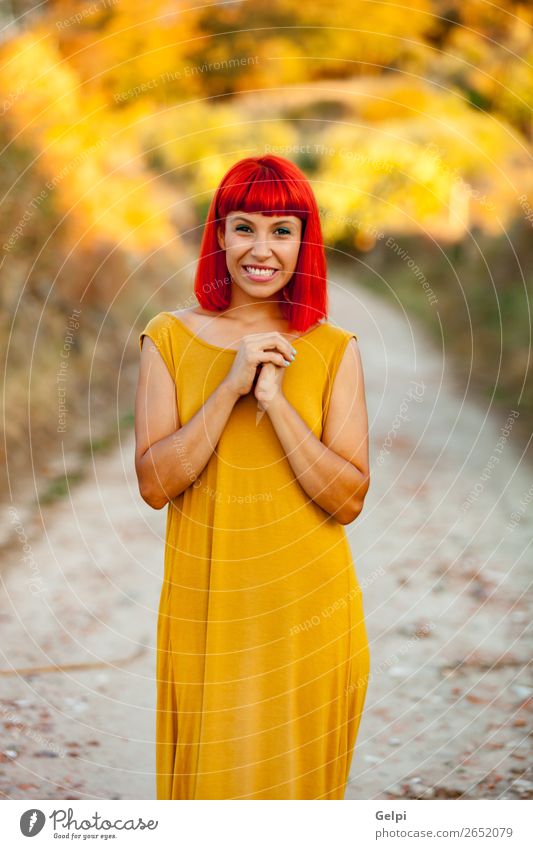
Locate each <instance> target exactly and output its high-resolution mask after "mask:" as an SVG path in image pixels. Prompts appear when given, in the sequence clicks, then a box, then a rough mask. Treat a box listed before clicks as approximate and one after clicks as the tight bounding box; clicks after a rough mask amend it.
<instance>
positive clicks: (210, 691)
mask: <svg viewBox="0 0 533 849" xmlns="http://www.w3.org/2000/svg"><path fill="white" fill-rule="evenodd" d="M144 335H147V336H149V337H150V338H151V339H152V340H153V342H154V343H155V345H156V346H157V348H158V350H159V352H160V354H161V356H162V358H163V360H164V362H165V363H166V366H167V368H168V370H169V372H170V374H171V376H172V378H173V380H174V382H175V385H176V400H177V407H178V414H179V419H180V425H185V424H187V422H188V421H189V420H190V419H191V417H192V416H194V414H195V413H196V412H197V411H198V410H199V409H200V408H201V407H202V405H203V404H204V403H205V402H206V401H207V399H208V398H209V396H210V395H211V394H212V393H213V392H214V390H215V389H216V388H217V386H218V385H219V384H220V383H221V381H222V380H223V379H224V378H225V377H226V375H227V374H228V372H229V370H230V368H231V365H232V362H233V358H234V356H235V354H236V351H235V350H233V349H230V348H221V347H218V346H217V345H212V344H211V343H209V342H207V341H204V340H202V339H200V338H199V337H198V336H196V335H195V334H194V333H193V331H192V330H190V329H189V328H188V327H187V325H185V324H184V323H183V322H182V321H181V320H180V319H179V318H178V317H177V316H175V315H174V314H173V313H171V312H161V313H159V314H158V315H156V316H155V317H154V318H152V319H151V321H149V322H148V324H147V325H146V327H145V329H144V330H143V331H142V333H141V334H140V337H139V342H140V346H141V348H142V339H143V336H144ZM352 336H355V334H353V333H350V332H349V331H347V330H343V329H342V328H340V327H334V326H333V325H331V324H328V323H323V324H320V325H317V326H316V327H314V328H313V329H312V330H311V331H308V332H307V333H304V334H303V335H302V336H300V337H298V338H296V339H293V340H292V342H293V344H294V346H295V348H296V349H297V351H298V353H297V355H296V358H295V359H294V361H293V362H292V363H291V365H290V366H288V367H287V368H286V370H285V374H284V376H283V393H284V395H285V397H286V398H287V399H288V401H289V402H290V403H291V404H292V406H293V407H294V408H295V409H296V411H297V412H298V413H299V415H300V416H301V418H302V419H303V420H304V421H305V422H306V424H307V426H308V427H309V428H310V430H311V431H312V432H313V433H314V434H315V435H316V436H317V437H318V438H320V437H321V434H322V429H323V424H324V422H325V418H326V414H327V411H328V404H329V398H330V394H331V389H332V386H333V381H334V378H335V374H336V371H337V368H338V366H339V363H340V361H341V359H342V355H343V353H344V351H345V349H346V345H347V344H348V341H349V339H350V338H351V337H352ZM355 338H357V337H355ZM257 409H258V408H257V401H256V399H255V397H254V395H253V391H252V392H250V393H249V394H248V395H245V396H242V397H241V398H239V400H238V401H237V402H236V404H235V406H234V407H233V410H232V412H231V415H230V417H229V419H228V421H227V423H226V426H225V428H224V430H223V432H222V435H221V437H220V439H219V441H218V443H217V445H216V447H215V450H214V452H213V454H212V456H211V457H210V459H209V461H208V463H207V465H206V466H205V468H204V469H203V471H202V472H201V474H200V475H199V477H197V478H196V479H195V480H192V481H191V484H190V486H188V488H187V489H186V490H185V491H184V492H182V493H181V494H180V495H179V496H177V497H176V498H174V499H172V501H170V502H169V504H168V506H167V519H166V542H165V559H164V577H163V583H162V589H161V597H160V606H159V617H158V625H157V670H156V673H157V711H156V786H157V798H158V799H343V798H344V792H345V786H346V782H347V780H348V775H349V770H350V763H351V760H352V755H353V750H354V746H355V740H356V736H357V732H358V728H359V723H360V719H361V712H362V709H363V704H364V701H365V696H366V690H367V683H368V676H369V668H370V652H369V645H368V640H367V632H366V628H365V621H364V611H363V600H362V593H361V588H360V586H359V582H358V580H357V577H356V574H355V569H354V564H353V562H352V556H351V551H350V547H349V543H348V539H347V536H346V533H345V530H344V525H342V524H340V523H339V522H337V521H336V520H335V519H334V518H333V517H331V515H330V514H329V513H327V512H325V511H324V510H323V509H322V508H321V507H319V506H318V504H316V503H315V502H314V501H313V500H311V499H310V498H309V497H308V495H307V494H306V493H305V491H304V490H303V488H302V487H301V486H300V484H299V483H298V481H297V479H296V477H295V476H294V473H293V471H292V468H291V465H290V463H289V461H288V459H287V457H286V456H285V453H284V450H283V448H282V445H281V443H280V441H279V439H278V437H277V434H276V432H275V430H274V428H273V426H272V424H271V422H270V419H269V416H268V414H267V413H264V415H262V416H261V417H260V418H259V419H258V420H256V414H257ZM176 451H177V452H178V454H179V455H180V456H181V457H182V461H183V463H184V466H185V468H187V457H186V454H185V452H184V449H183V448H182V447H180V442H179V439H178V438H177V437H176ZM191 478H192V474H191Z"/></svg>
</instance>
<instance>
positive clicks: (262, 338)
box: [253, 332, 296, 360]
mask: <svg viewBox="0 0 533 849" xmlns="http://www.w3.org/2000/svg"><path fill="white" fill-rule="evenodd" d="M253 341H254V343H255V344H256V345H257V346H258V349H259V350H263V351H265V350H266V349H268V348H270V349H272V348H277V350H278V351H279V352H280V354H283V356H284V357H285V359H286V360H290V359H291V354H293V353H294V354H296V348H294V347H293V346H292V345H291V343H290V342H288V341H287V339H284V338H283V336H282V335H281V333H277V332H273V333H258V334H257V335H256V336H255V337H253Z"/></svg>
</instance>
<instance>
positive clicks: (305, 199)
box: [194, 156, 328, 333]
mask: <svg viewBox="0 0 533 849" xmlns="http://www.w3.org/2000/svg"><path fill="white" fill-rule="evenodd" d="M229 212H260V213H263V214H264V215H284V214H285V215H295V216H297V217H298V218H300V219H301V221H302V237H301V244H300V251H299V254H298V261H297V264H296V268H295V270H294V274H293V275H292V277H291V279H290V281H289V282H288V283H287V285H286V286H285V287H284V288H283V289H282V290H281V291H280V292H279V297H280V311H281V313H282V316H283V317H284V318H285V319H288V321H289V324H290V326H291V328H295V329H296V330H298V331H299V332H301V333H304V332H305V331H306V330H307V328H308V327H311V326H312V325H313V324H316V322H317V321H319V320H320V319H321V318H326V317H327V312H328V296H327V282H326V255H325V251H324V241H323V238H322V230H321V227H320V217H319V213H318V206H317V203H316V199H315V196H314V194H313V190H312V188H311V185H310V183H309V181H308V179H307V177H306V176H305V174H303V172H302V171H300V169H299V168H298V167H297V166H296V165H294V163H293V162H290V161H289V160H288V159H283V158H282V157H280V156H251V157H248V158H247V159H241V160H240V161H239V162H237V163H236V164H235V165H233V166H232V168H230V170H229V171H228V172H227V173H226V175H225V176H224V177H223V178H222V181H221V183H220V185H219V186H218V188H217V189H216V191H215V195H214V197H213V200H212V202H211V206H210V207H209V212H208V214H207V219H206V223H205V228H204V233H203V237H202V243H201V247H200V257H199V260H198V266H197V270H196V277H195V281H194V293H195V295H196V298H197V300H198V303H199V304H200V306H201V307H203V308H204V309H206V310H211V311H214V310H219V311H222V310H225V309H227V308H228V307H229V303H230V296H231V278H230V276H229V272H228V268H227V265H226V256H225V251H224V250H222V249H221V248H220V245H219V244H218V240H217V228H218V227H222V228H224V226H225V219H226V216H227V215H228V213H229Z"/></svg>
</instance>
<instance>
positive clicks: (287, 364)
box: [283, 357, 290, 366]
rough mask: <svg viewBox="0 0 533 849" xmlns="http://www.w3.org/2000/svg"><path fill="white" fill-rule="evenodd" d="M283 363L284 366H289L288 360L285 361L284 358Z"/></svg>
mask: <svg viewBox="0 0 533 849" xmlns="http://www.w3.org/2000/svg"><path fill="white" fill-rule="evenodd" d="M283 362H284V363H285V365H286V366H290V362H289V361H288V360H286V359H285V357H284V358H283Z"/></svg>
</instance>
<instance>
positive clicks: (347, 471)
mask: <svg viewBox="0 0 533 849" xmlns="http://www.w3.org/2000/svg"><path fill="white" fill-rule="evenodd" d="M266 410H267V413H268V415H269V417H270V420H271V422H272V425H273V427H274V429H275V431H276V433H277V435H278V438H279V440H280V442H281V444H282V446H283V448H284V450H285V454H286V456H287V459H288V461H289V463H290V465H291V467H292V470H293V471H294V474H295V476H296V477H297V479H298V481H299V483H300V485H301V487H302V488H303V489H304V490H305V492H306V493H307V495H309V497H310V498H312V499H313V501H315V502H316V503H317V504H318V505H319V506H320V507H322V509H323V510H325V511H326V512H328V513H330V514H331V515H332V516H333V517H334V518H335V519H337V521H338V522H340V523H341V524H343V525H346V524H349V523H350V522H353V521H354V519H356V518H357V516H358V515H359V513H360V512H361V510H362V509H363V503H364V499H365V496H366V493H367V491H368V488H369V486H370V473H369V461H368V415H367V410H366V402H365V390H364V378H363V368H362V363H361V356H360V353H359V347H358V345H357V342H356V340H355V339H353V338H352V339H350V341H349V342H348V345H347V346H346V350H345V352H344V356H343V358H342V361H341V363H340V365H339V368H338V370H337V374H336V376H335V381H334V385H333V388H332V392H331V398H330V404H329V409H328V414H327V418H326V422H325V424H324V430H323V433H322V439H321V440H320V439H318V438H317V437H316V436H315V434H314V433H313V432H312V431H311V430H310V429H309V428H308V426H307V424H306V423H305V422H304V421H303V419H302V418H301V417H300V415H299V414H298V413H297V412H296V410H295V409H294V407H293V406H292V405H291V404H290V403H289V401H288V400H287V399H286V397H285V396H284V395H283V393H282V392H278V393H277V394H276V395H275V397H274V398H273V400H272V401H271V402H270V403H269V404H268V406H266Z"/></svg>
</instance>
